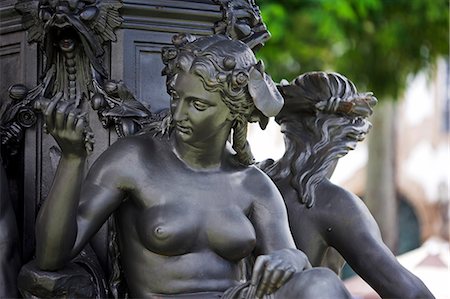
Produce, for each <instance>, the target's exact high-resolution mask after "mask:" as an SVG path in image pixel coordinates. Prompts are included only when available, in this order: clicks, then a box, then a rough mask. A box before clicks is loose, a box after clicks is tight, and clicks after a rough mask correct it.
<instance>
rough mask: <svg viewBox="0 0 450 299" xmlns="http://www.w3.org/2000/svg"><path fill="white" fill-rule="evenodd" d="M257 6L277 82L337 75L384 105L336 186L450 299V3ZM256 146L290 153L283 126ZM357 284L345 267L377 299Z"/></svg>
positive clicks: (336, 0) (303, 0) (260, 151)
mask: <svg viewBox="0 0 450 299" xmlns="http://www.w3.org/2000/svg"><path fill="white" fill-rule="evenodd" d="M256 2H257V4H258V5H259V6H260V9H261V12H262V15H263V19H264V22H265V23H266V25H267V27H268V29H269V31H270V32H271V33H272V38H271V39H270V40H269V41H268V42H267V43H266V45H265V46H264V47H263V48H262V49H261V50H259V52H258V56H259V58H260V59H262V60H263V61H264V63H265V66H266V70H267V72H268V73H269V74H271V75H272V77H273V79H274V80H275V81H276V82H280V80H282V79H286V80H288V81H292V80H293V79H294V78H295V77H297V76H298V75H300V74H302V73H305V72H308V71H317V70H324V71H334V72H339V73H341V74H343V75H345V76H346V77H348V78H349V79H350V80H352V81H353V82H354V83H355V85H356V86H357V88H358V90H359V91H361V92H364V91H372V92H374V94H375V96H376V97H377V98H378V101H379V103H378V105H377V106H376V108H375V112H374V115H373V117H372V118H371V122H372V124H373V128H372V130H371V132H370V134H369V135H368V138H367V139H366V140H365V141H364V142H362V143H360V144H359V145H358V147H357V149H356V150H355V151H352V152H350V153H349V154H348V155H347V156H345V157H344V158H342V159H340V162H339V163H338V167H337V168H336V170H335V172H334V174H333V176H332V181H333V182H335V183H337V184H339V185H341V186H343V187H344V188H346V189H348V190H350V191H351V192H353V193H355V194H356V195H358V196H359V197H360V198H362V199H363V200H364V202H365V203H366V205H367V206H368V207H369V209H370V211H371V213H372V214H373V216H374V217H375V219H376V221H377V223H378V225H379V227H380V230H381V233H382V236H383V240H384V242H385V243H386V244H387V245H388V247H389V248H390V249H391V250H392V251H393V252H394V253H395V254H396V255H398V256H399V260H400V262H401V263H402V264H403V265H404V266H405V267H406V268H408V269H409V270H411V271H412V272H413V273H415V274H416V275H417V276H419V277H420V278H421V279H422V280H423V281H424V282H425V283H426V284H427V286H428V287H429V288H430V290H431V291H432V292H433V293H434V294H435V296H436V297H437V298H450V286H449V282H450V266H449V261H450V257H449V256H450V252H449V245H448V244H449V243H448V242H449V238H450V233H449V215H450V210H449V201H450V200H449V197H450V196H449V184H450V178H449V177H450V175H449V172H450V149H449V147H450V146H449V140H450V138H449V137H450V64H449V1H448V0H433V1H430V0H284V1H279V0H277V1H276V0H259V1H256ZM249 139H250V143H251V145H252V150H253V152H254V154H255V157H256V159H257V160H258V161H262V160H264V159H267V158H272V159H277V158H279V157H281V156H282V154H283V153H284V142H283V137H282V135H281V133H280V132H279V128H278V126H277V124H276V123H274V122H271V123H270V125H269V126H268V129H266V130H265V131H263V132H261V131H260V129H259V127H258V126H257V125H255V126H252V127H251V128H250V138H249ZM355 246H358V244H355ZM361 246H363V244H361ZM354 275H355V273H354V272H353V271H352V270H351V268H349V267H346V268H344V271H343V273H342V277H343V279H346V284H347V286H348V287H349V288H350V289H351V291H352V293H353V294H354V295H355V296H356V297H359V298H378V296H377V295H376V294H375V292H373V291H371V289H370V287H368V286H367V285H365V283H364V282H363V281H362V280H361V279H359V278H358V277H357V276H354Z"/></svg>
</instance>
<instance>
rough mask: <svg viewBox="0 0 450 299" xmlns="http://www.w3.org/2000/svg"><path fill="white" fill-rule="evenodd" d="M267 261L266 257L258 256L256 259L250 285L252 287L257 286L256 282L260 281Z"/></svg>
mask: <svg viewBox="0 0 450 299" xmlns="http://www.w3.org/2000/svg"><path fill="white" fill-rule="evenodd" d="M268 261H269V257H268V256H267V255H260V256H258V257H257V258H256V261H255V265H254V266H253V272H252V279H251V284H252V285H253V286H256V285H258V282H259V281H260V279H261V276H262V271H263V270H264V268H265V266H266V263H267V262H268Z"/></svg>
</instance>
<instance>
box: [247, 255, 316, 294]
mask: <svg viewBox="0 0 450 299" xmlns="http://www.w3.org/2000/svg"><path fill="white" fill-rule="evenodd" d="M308 268H311V264H310V263H309V261H308V258H307V257H306V255H305V254H304V253H303V252H301V251H300V250H297V249H282V250H277V251H274V252H272V253H270V254H267V255H260V256H258V258H257V259H256V261H255V265H254V267H253V273H252V280H251V285H252V286H256V297H257V298H261V297H262V296H264V295H265V294H271V293H273V292H275V291H276V290H278V289H279V288H280V287H282V286H283V285H284V284H285V283H286V282H287V281H288V280H289V279H290V278H291V277H292V275H294V273H296V272H301V271H303V270H304V269H308Z"/></svg>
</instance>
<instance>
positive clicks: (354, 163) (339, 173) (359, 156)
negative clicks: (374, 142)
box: [330, 142, 369, 185]
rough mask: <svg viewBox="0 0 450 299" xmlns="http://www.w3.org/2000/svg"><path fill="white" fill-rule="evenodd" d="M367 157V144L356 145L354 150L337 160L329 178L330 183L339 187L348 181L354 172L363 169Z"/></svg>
mask: <svg viewBox="0 0 450 299" xmlns="http://www.w3.org/2000/svg"><path fill="white" fill-rule="evenodd" d="M368 155H369V153H368V149H367V142H364V143H358V145H357V146H356V149H355V150H353V151H350V152H349V153H348V154H347V155H345V156H344V157H342V158H341V159H339V162H338V165H337V166H336V169H335V170H334V172H333V175H332V176H331V179H330V180H331V182H333V183H335V184H338V185H339V184H342V183H344V182H345V181H347V180H350V179H351V178H352V177H353V176H354V175H355V172H357V171H358V170H359V169H360V168H363V167H365V165H366V164H367V159H368Z"/></svg>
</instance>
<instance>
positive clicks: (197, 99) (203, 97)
mask: <svg viewBox="0 0 450 299" xmlns="http://www.w3.org/2000/svg"><path fill="white" fill-rule="evenodd" d="M171 110H172V116H173V120H174V122H175V124H174V125H175V129H174V132H175V134H176V135H177V137H178V138H180V139H181V140H183V141H184V142H186V143H189V144H193V145H195V144H197V143H199V142H200V143H204V142H208V141H209V140H212V138H214V136H216V135H217V134H219V133H220V132H222V130H230V126H229V124H230V122H231V113H230V110H229V109H228V107H227V106H226V105H225V103H224V102H223V101H222V97H221V95H220V93H219V92H211V91H208V90H206V89H205V88H204V86H203V83H202V81H201V80H200V78H199V77H198V76H197V75H193V74H190V73H186V72H181V73H179V74H178V76H177V78H176V81H175V85H174V89H173V91H172V100H171ZM228 133H229V132H228ZM228 133H227V134H228Z"/></svg>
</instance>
